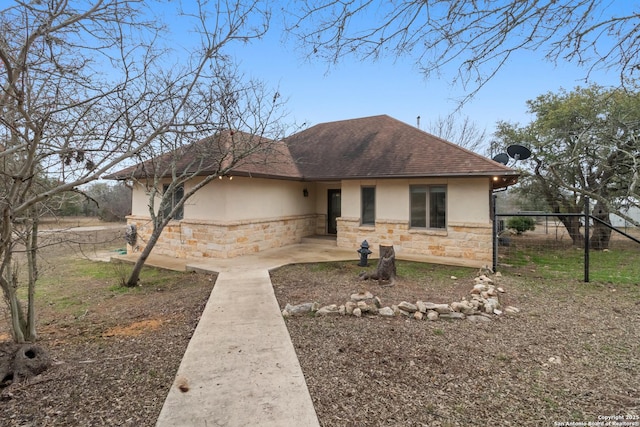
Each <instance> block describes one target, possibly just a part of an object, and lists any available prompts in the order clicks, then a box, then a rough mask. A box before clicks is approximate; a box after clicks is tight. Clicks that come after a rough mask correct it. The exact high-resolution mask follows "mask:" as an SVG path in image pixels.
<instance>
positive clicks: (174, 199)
mask: <svg viewBox="0 0 640 427" xmlns="http://www.w3.org/2000/svg"><path fill="white" fill-rule="evenodd" d="M168 190H169V184H164V185H163V186H162V192H163V194H164V193H166V192H167V191H168ZM183 196H184V186H183V185H182V184H180V185H178V186H177V187H176V188H174V190H173V194H171V203H170V204H167V205H166V206H165V208H164V216H165V218H166V217H167V216H168V215H169V214H170V213H171V210H172V209H173V208H174V207H175V206H176V204H177V203H178V202H179V201H180V199H182V197H183ZM183 216H184V205H183V206H180V209H178V210H177V211H176V213H175V215H174V216H173V219H176V220H180V219H182V218H183Z"/></svg>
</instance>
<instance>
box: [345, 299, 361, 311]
mask: <svg viewBox="0 0 640 427" xmlns="http://www.w3.org/2000/svg"><path fill="white" fill-rule="evenodd" d="M357 307H358V305H357V304H356V303H355V302H353V301H347V302H345V303H344V309H345V310H346V312H347V314H353V310H354V309H355V308H357Z"/></svg>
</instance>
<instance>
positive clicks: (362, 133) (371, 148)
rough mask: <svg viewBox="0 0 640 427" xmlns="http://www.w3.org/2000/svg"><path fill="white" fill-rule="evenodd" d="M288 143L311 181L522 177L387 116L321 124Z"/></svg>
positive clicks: (303, 173)
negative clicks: (505, 175) (479, 176)
mask: <svg viewBox="0 0 640 427" xmlns="http://www.w3.org/2000/svg"><path fill="white" fill-rule="evenodd" d="M286 143H287V145H288V146H289V150H290V152H291V154H292V156H293V158H294V160H295V162H296V164H297V165H298V168H299V170H300V172H301V173H302V175H303V176H304V177H305V178H306V179H309V180H320V179H349V178H385V177H433V176H462V175H464V176H468V175H486V176H490V175H495V174H499V175H504V174H517V173H516V172H515V171H514V170H513V169H511V168H508V167H506V166H504V165H502V164H500V163H497V162H495V161H493V160H490V159H487V158H486V157H483V156H481V155H479V154H476V153H473V152H472V151H469V150H466V149H464V148H462V147H460V146H458V145H455V144H453V143H451V142H448V141H445V140H443V139H441V138H438V137H436V136H434V135H431V134H429V133H427V132H424V131H421V130H420V129H417V128H415V127H413V126H410V125H407V124H406V123H403V122H401V121H399V120H396V119H393V118H391V117H389V116H387V115H381V116H372V117H365V118H361V119H352V120H343V121H337V122H331V123H323V124H319V125H316V126H313V127H311V128H309V129H306V130H304V131H302V132H300V133H297V134H295V135H293V136H291V137H289V138H287V139H286Z"/></svg>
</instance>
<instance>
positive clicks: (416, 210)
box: [409, 185, 447, 228]
mask: <svg viewBox="0 0 640 427" xmlns="http://www.w3.org/2000/svg"><path fill="white" fill-rule="evenodd" d="M409 192H410V205H411V206H410V209H411V212H410V220H409V221H410V226H411V227H412V228H446V226H447V225H446V224H447V188H446V187H445V186H443V185H412V186H410V187H409Z"/></svg>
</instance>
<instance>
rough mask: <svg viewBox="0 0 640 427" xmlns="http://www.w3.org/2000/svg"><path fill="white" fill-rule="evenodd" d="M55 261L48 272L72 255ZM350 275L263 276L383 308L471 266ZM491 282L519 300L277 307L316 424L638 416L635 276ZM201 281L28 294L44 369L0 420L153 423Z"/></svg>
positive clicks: (2, 406) (2, 402) (467, 281)
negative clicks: (476, 316) (387, 311)
mask: <svg viewBox="0 0 640 427" xmlns="http://www.w3.org/2000/svg"><path fill="white" fill-rule="evenodd" d="M50 256H53V255H52V254H50ZM54 260H57V261H54V262H50V263H49V267H48V268H50V269H52V270H51V271H50V273H51V274H53V273H56V271H57V272H58V273H59V272H60V271H62V272H64V271H65V270H64V269H65V268H66V267H65V265H67V264H65V263H67V262H71V261H69V260H65V259H64V258H54ZM92 265H94V264H90V265H89V267H91V266H92ZM98 265H100V266H101V265H103V264H98ZM108 265H109V264H104V266H105V267H104V268H105V269H106V268H108V267H106V266H108ZM87 268H88V267H87ZM99 268H102V267H99ZM109 268H113V267H109ZM361 271H362V268H360V267H357V266H356V265H355V263H354V262H351V263H331V264H308V265H297V266H288V267H283V268H281V269H278V270H277V271H274V272H272V282H273V284H274V290H275V293H276V296H277V298H278V301H279V304H280V306H281V307H282V308H283V307H284V306H285V305H286V304H287V303H291V304H300V303H304V302H314V301H317V302H319V303H321V304H322V305H325V304H338V305H340V304H344V302H345V301H347V300H348V299H349V297H350V295H351V294H353V293H357V292H361V291H370V292H372V293H373V294H374V295H377V296H378V297H380V299H381V301H382V303H383V305H392V304H398V303H400V302H401V301H408V302H411V303H415V302H416V301H417V300H422V301H430V302H434V303H450V302H453V301H459V300H460V299H461V298H462V297H464V296H465V295H467V294H468V293H469V291H470V290H471V288H472V286H473V278H474V277H475V276H476V273H477V271H476V270H471V269H461V268H453V267H444V266H434V265H424V264H423V265H418V266H416V265H413V264H411V265H410V264H409V263H406V264H405V263H403V262H399V263H398V274H399V279H398V281H397V282H396V284H395V285H394V286H392V287H380V286H379V285H378V283H377V282H364V281H361V280H359V279H358V278H357V276H358V274H359V273H360V272H361ZM92 274H93V276H92V277H95V276H99V275H98V274H96V272H95V271H94V272H93V273H92ZM452 276H454V277H452ZM45 277H46V275H45ZM62 277H63V278H64V274H63V275H62ZM43 280H45V279H44V278H43ZM495 280H496V281H497V283H498V285H499V286H502V287H503V288H504V289H505V291H506V292H505V293H504V294H503V296H502V300H501V301H502V303H503V305H513V306H516V307H518V308H520V309H521V312H520V313H519V314H516V315H503V316H496V317H495V318H494V319H493V320H492V321H491V322H489V323H486V324H484V323H483V324H475V323H472V322H470V321H468V320H455V321H453V320H452V321H437V322H430V321H426V320H422V321H417V320H414V319H409V318H405V317H396V318H390V319H389V318H382V317H380V316H366V315H365V316H363V317H362V318H355V317H353V316H336V317H323V318H320V317H314V316H309V315H305V316H298V317H291V318H288V319H287V320H286V323H287V326H288V328H289V333H290V335H291V338H292V341H293V344H294V346H295V348H296V351H297V354H298V357H299V360H300V363H301V366H302V369H303V372H304V375H305V379H306V381H307V384H308V386H309V390H310V393H311V396H312V399H313V402H314V405H315V408H316V412H317V414H318V416H319V419H320V422H321V425H322V426H325V427H326V426H480V425H505V426H555V425H560V424H555V423H568V422H571V421H573V422H584V423H587V422H596V421H599V417H607V416H622V417H627V420H625V421H627V422H630V423H636V424H627V425H640V419H639V418H638V416H640V376H639V372H640V286H639V284H638V283H636V284H635V285H627V286H615V285H612V284H593V283H592V284H584V283H582V282H579V281H575V282H563V283H555V282H550V281H547V280H546V279H544V278H542V277H541V276H540V275H539V274H537V273H536V272H535V270H531V269H526V270H525V269H523V270H512V271H509V272H505V274H504V276H503V277H499V278H495ZM214 281H215V277H209V276H202V275H195V274H188V275H183V276H180V277H178V278H174V279H172V280H169V281H168V282H162V283H158V284H153V285H150V284H144V283H143V286H141V287H139V288H136V289H135V290H134V291H127V292H123V291H119V290H117V288H114V287H113V281H112V279H107V278H100V277H97V278H94V279H91V280H86V281H80V282H78V283H76V282H69V283H65V282H64V280H63V281H62V284H63V285H64V286H62V287H61V288H60V291H59V292H57V293H56V294H55V295H49V294H43V295H39V299H38V301H39V312H38V313H39V332H40V344H42V345H43V346H45V347H46V348H48V350H49V352H50V353H51V356H52V358H53V360H54V366H53V367H52V368H50V369H49V370H48V371H46V372H45V373H43V374H41V375H40V376H38V377H35V378H33V379H31V380H30V381H29V382H27V383H24V384H8V385H7V384H5V386H3V387H0V414H1V416H0V425H2V426H25V427H26V426H34V427H35V426H38V427H40V426H116V425H117V426H153V425H154V424H155V421H156V419H157V416H158V414H159V412H160V410H161V408H162V404H163V402H164V399H165V397H166V394H167V392H168V389H169V387H170V385H171V383H172V381H173V379H174V376H175V372H176V371H177V368H178V366H179V363H180V360H181V358H182V355H183V353H184V350H185V348H186V346H187V343H188V341H189V339H190V337H191V335H192V333H193V330H194V328H195V326H196V325H197V322H198V319H199V316H200V313H201V311H202V309H203V308H204V304H205V303H206V301H207V298H208V296H209V294H210V292H211V289H212V287H213V284H214ZM638 282H639V283H640V279H639V281H638ZM65 298H67V299H68V300H67V299H65ZM1 316H3V317H6V314H5V313H2V314H1ZM2 320H4V319H2ZM5 324H6V322H1V324H0V340H1V339H2V334H5V335H4V338H5V339H6V338H7V335H6V333H7V330H6V326H5ZM565 425H567V424H565ZM618 425H622V424H618Z"/></svg>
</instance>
